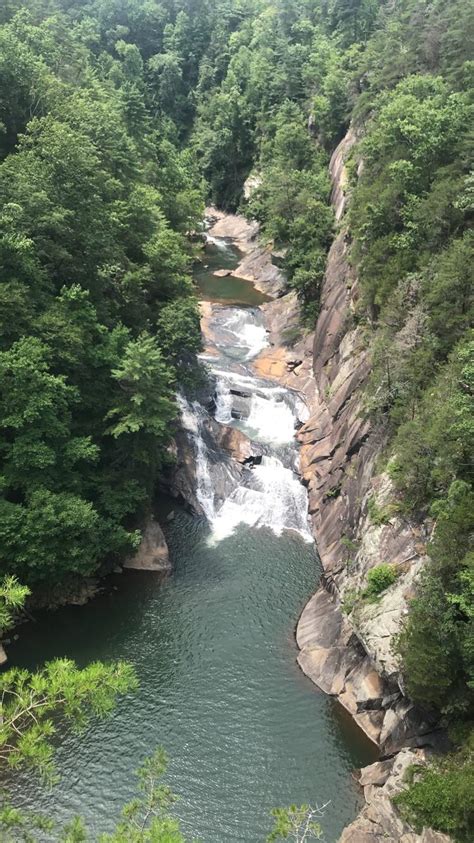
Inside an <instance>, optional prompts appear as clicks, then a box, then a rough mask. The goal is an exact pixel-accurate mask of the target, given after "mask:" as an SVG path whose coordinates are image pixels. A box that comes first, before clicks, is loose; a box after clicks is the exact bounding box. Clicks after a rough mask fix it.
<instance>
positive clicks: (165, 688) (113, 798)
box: [9, 511, 375, 843]
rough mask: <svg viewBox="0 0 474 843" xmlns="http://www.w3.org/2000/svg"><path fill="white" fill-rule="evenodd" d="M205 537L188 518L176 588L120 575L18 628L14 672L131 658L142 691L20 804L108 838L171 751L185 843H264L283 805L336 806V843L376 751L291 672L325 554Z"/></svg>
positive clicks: (61, 759) (61, 754)
mask: <svg viewBox="0 0 474 843" xmlns="http://www.w3.org/2000/svg"><path fill="white" fill-rule="evenodd" d="M208 535H209V532H208V528H207V526H206V525H205V524H203V523H202V521H200V520H199V519H197V518H194V517H192V516H190V515H189V514H187V513H185V512H182V511H177V512H176V516H175V518H174V520H173V521H172V522H171V523H170V524H169V526H168V540H169V546H170V551H171V555H172V560H173V564H174V566H175V570H174V573H173V575H172V576H171V577H169V578H168V579H166V580H165V581H164V582H160V580H159V578H158V577H157V576H156V575H153V574H141V573H135V572H129V573H126V574H123V575H121V576H116V577H115V578H114V581H113V582H114V587H113V588H111V589H110V590H109V591H108V592H107V593H106V594H105V595H103V596H101V597H99V598H97V599H96V600H94V601H92V602H91V603H89V604H88V605H86V606H83V607H67V608H64V609H61V610H58V611H56V612H55V613H52V614H51V613H49V614H48V613H44V614H39V615H38V616H37V620H36V623H34V624H33V623H31V624H28V625H25V626H23V627H21V629H20V639H19V641H17V642H16V643H15V644H14V645H12V646H11V647H10V648H9V656H10V663H11V664H17V665H26V666H28V667H35V666H37V665H40V664H41V663H42V662H43V661H44V660H46V659H50V658H52V657H54V656H69V657H71V658H73V659H76V660H77V662H78V663H79V664H80V665H84V664H86V663H87V662H89V661H90V660H92V659H118V658H122V659H127V660H129V661H130V662H132V663H133V664H134V665H135V668H136V670H137V673H138V676H139V679H140V689H139V691H138V693H136V694H134V695H130V696H129V697H127V698H126V699H123V700H122V701H121V702H120V704H119V706H118V709H117V711H116V712H115V713H114V714H113V716H112V718H111V719H110V720H108V721H106V722H103V721H102V722H97V723H93V724H92V725H91V726H90V728H89V729H88V730H87V732H86V733H85V734H84V735H82V736H81V737H80V738H79V737H77V736H76V735H74V734H71V733H70V732H67V733H66V735H65V736H63V739H62V740H61V741H60V742H59V746H58V753H57V760H58V767H59V771H60V774H61V779H60V782H59V784H57V785H56V786H55V787H54V788H53V790H52V791H47V790H45V789H44V788H42V787H41V786H40V784H39V783H38V782H37V781H36V780H35V779H34V778H33V777H32V776H31V774H28V775H24V776H22V777H20V781H19V782H18V778H17V777H16V778H15V782H16V802H18V803H19V804H22V805H26V806H29V807H34V808H35V809H37V810H45V811H46V812H48V813H50V814H53V815H54V816H56V817H58V818H61V819H66V818H70V817H71V816H72V815H74V814H76V813H80V814H82V815H83V816H84V817H85V819H86V821H87V823H88V825H89V827H90V828H91V829H92V830H93V831H94V832H95V833H97V832H99V831H103V830H107V829H110V828H111V826H112V825H113V821H114V819H116V818H117V816H118V814H119V812H120V808H121V806H122V805H123V804H124V803H125V802H126V801H127V800H129V799H130V798H132V797H133V795H134V792H135V777H134V770H135V769H136V768H137V767H138V766H139V765H140V763H141V762H142V761H143V759H144V758H145V757H146V756H147V755H148V754H150V753H151V752H153V750H154V749H155V747H156V746H158V745H162V746H164V747H165V749H166V750H167V752H168V754H169V757H170V764H169V770H168V774H167V780H168V782H169V784H170V785H171V787H172V788H173V790H174V791H175V792H176V793H177V794H178V795H179V797H180V799H179V801H178V802H177V804H176V807H175V811H176V814H177V815H178V816H179V817H180V819H181V821H182V824H183V829H184V831H185V833H186V835H187V836H188V837H189V838H190V839H191V838H198V839H199V840H200V841H202V843H224V841H225V842H226V843H227V842H228V843H237V841H239V843H257V842H258V841H262V842H263V841H264V840H265V837H266V835H267V833H268V832H269V830H270V827H271V820H270V818H269V812H270V809H271V808H272V807H273V806H279V805H288V804H290V803H292V802H296V803H302V802H309V803H311V804H315V803H319V804H322V803H324V802H327V801H329V802H330V804H329V805H328V806H327V808H326V816H325V820H324V829H325V833H326V836H325V839H326V840H327V841H328V843H333V841H335V840H337V837H338V835H339V834H340V832H341V830H342V828H343V826H344V825H345V824H346V823H347V822H349V821H350V820H351V819H352V818H353V817H354V816H355V814H356V812H357V810H358V807H359V805H360V803H361V797H360V794H359V792H358V790H357V788H356V786H355V783H354V780H353V778H352V770H353V769H354V768H355V767H358V766H361V765H362V764H364V763H368V762H370V761H372V760H374V758H375V753H374V750H373V748H372V747H371V745H370V744H368V742H367V741H366V740H365V738H364V737H363V736H362V734H361V733H360V732H359V731H358V730H357V729H355V728H354V726H353V724H352V722H351V721H350V719H349V718H347V717H346V716H345V715H344V714H343V713H342V711H341V709H340V708H339V707H338V706H337V705H335V704H334V702H333V701H332V700H331V699H329V698H328V697H326V696H324V695H323V694H322V693H319V692H318V691H317V689H316V688H315V686H314V685H313V684H312V683H310V682H309V680H307V679H306V678H305V677H304V675H303V674H302V673H301V672H300V670H299V669H298V667H297V664H296V655H297V653H296V645H295V641H294V624H295V621H296V619H297V617H298V615H299V613H300V611H301V610H302V608H303V606H304V604H305V601H306V600H307V599H308V597H309V595H310V594H311V592H312V591H313V590H314V588H315V584H316V582H317V577H318V570H319V569H318V563H317V559H316V557H315V553H314V549H313V547H312V546H311V545H308V544H305V543H304V542H303V541H302V540H301V539H300V538H299V537H298V536H297V535H294V534H291V533H288V534H286V535H283V536H281V537H277V536H275V535H274V534H273V533H271V532H270V531H267V530H256V529H249V528H246V527H242V528H240V529H238V530H237V531H236V533H235V534H234V535H233V536H231V537H230V538H228V539H226V540H224V541H222V542H221V543H220V544H217V545H216V546H214V547H212V546H209V544H208V541H207V539H208Z"/></svg>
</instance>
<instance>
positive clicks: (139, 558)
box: [123, 518, 171, 571]
mask: <svg viewBox="0 0 474 843" xmlns="http://www.w3.org/2000/svg"><path fill="white" fill-rule="evenodd" d="M123 567H124V568H133V569H134V570H136V571H170V570H171V562H170V559H169V553H168V545H167V544H166V539H165V537H164V534H163V530H162V529H161V527H160V525H159V524H158V523H157V521H155V520H154V518H150V519H149V521H148V522H147V524H146V526H145V529H144V531H143V538H142V540H141V542H140V547H139V548H138V550H137V552H136V553H135V555H134V556H131V557H130V558H129V559H127V560H126V561H125V562H124V563H123Z"/></svg>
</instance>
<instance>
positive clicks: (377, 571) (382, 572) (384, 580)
mask: <svg viewBox="0 0 474 843" xmlns="http://www.w3.org/2000/svg"><path fill="white" fill-rule="evenodd" d="M397 576H398V573H397V570H396V568H395V567H394V565H387V564H386V563H382V565H377V566H376V567H375V568H372V570H371V571H369V573H368V574H367V586H366V588H365V589H364V591H363V592H362V597H364V598H365V599H366V600H369V601H375V600H376V599H377V597H378V596H379V594H381V593H382V592H383V591H385V590H386V589H387V588H388V587H389V586H391V585H393V583H394V582H395V580H396V579H397Z"/></svg>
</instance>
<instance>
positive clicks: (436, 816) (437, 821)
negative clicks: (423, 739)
mask: <svg viewBox="0 0 474 843" xmlns="http://www.w3.org/2000/svg"><path fill="white" fill-rule="evenodd" d="M471 741H472V738H471ZM411 778H412V780H413V781H412V785H411V787H410V788H409V789H408V790H405V791H403V792H402V793H401V794H400V795H399V796H397V797H396V798H395V801H396V803H397V805H398V806H399V808H400V810H401V811H402V814H403V815H404V817H405V818H406V819H407V820H408V821H409V822H410V823H412V824H413V825H414V827H415V828H416V829H417V830H418V831H421V830H422V828H423V826H426V825H432V826H434V827H435V828H438V829H440V830H441V831H444V832H445V833H446V834H452V835H454V836H455V839H456V840H459V841H462V843H470V841H471V840H472V837H473V834H474V757H473V750H472V746H469V745H467V746H466V747H465V748H464V749H463V750H461V751H459V752H458V753H456V754H452V755H448V756H447V757H445V758H442V759H439V760H437V762H436V763H435V764H434V766H432V767H422V768H415V769H414V770H413V771H412V776H411Z"/></svg>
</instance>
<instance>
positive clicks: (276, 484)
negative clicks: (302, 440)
mask: <svg viewBox="0 0 474 843" xmlns="http://www.w3.org/2000/svg"><path fill="white" fill-rule="evenodd" d="M248 474H249V475H250V477H248V478H247V482H246V485H240V486H238V487H237V488H236V489H235V490H234V491H233V492H232V494H231V495H230V496H229V497H228V498H227V500H225V501H224V503H223V504H222V506H221V507H220V508H219V510H218V511H217V512H216V514H215V516H214V518H213V519H212V521H211V526H212V540H213V542H217V541H221V540H222V539H224V538H226V537H227V536H230V535H232V533H233V532H234V530H235V529H236V527H237V526H238V525H239V524H246V525H247V526H249V527H269V528H270V529H271V530H273V532H274V533H275V534H276V535H277V536H281V534H282V532H283V531H284V530H293V531H294V532H296V533H299V534H300V536H302V538H303V539H304V540H305V541H307V542H312V541H313V537H312V535H311V533H310V531H309V527H308V518H307V508H308V501H307V497H306V489H305V488H304V487H303V486H302V485H301V483H300V482H299V480H298V478H297V477H296V475H295V474H294V473H293V471H291V469H289V468H285V466H284V465H283V463H282V462H281V460H279V459H278V458H277V457H271V456H267V457H265V456H264V457H262V462H261V464H260V465H256V466H255V467H254V468H253V469H252V470H251V471H249V472H248Z"/></svg>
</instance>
